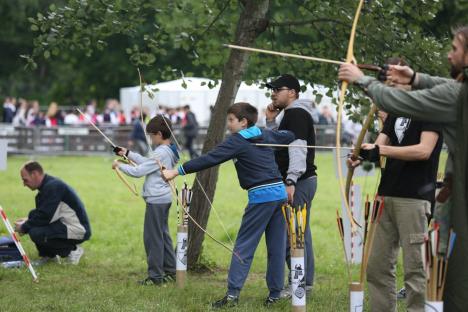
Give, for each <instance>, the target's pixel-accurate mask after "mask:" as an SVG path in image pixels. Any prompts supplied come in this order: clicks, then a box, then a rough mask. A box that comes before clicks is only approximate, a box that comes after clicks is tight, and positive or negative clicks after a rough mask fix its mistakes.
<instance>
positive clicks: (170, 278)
mask: <svg viewBox="0 0 468 312" xmlns="http://www.w3.org/2000/svg"><path fill="white" fill-rule="evenodd" d="M175 280H176V276H175V274H166V275H164V277H163V282H164V283H174V282H175Z"/></svg>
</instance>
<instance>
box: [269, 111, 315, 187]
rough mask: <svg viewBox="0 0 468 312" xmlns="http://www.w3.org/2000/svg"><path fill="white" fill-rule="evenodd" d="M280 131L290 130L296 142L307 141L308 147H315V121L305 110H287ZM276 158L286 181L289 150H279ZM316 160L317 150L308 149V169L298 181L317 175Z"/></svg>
mask: <svg viewBox="0 0 468 312" xmlns="http://www.w3.org/2000/svg"><path fill="white" fill-rule="evenodd" d="M278 130H289V131H291V132H293V133H294V135H295V136H296V140H297V139H299V140H305V141H307V145H315V129H314V120H313V119H312V116H311V115H310V114H309V112H307V111H306V110H305V109H303V108H300V107H295V108H290V109H287V110H285V111H284V116H283V119H282V120H281V122H280V124H279V127H278ZM275 157H276V163H277V164H278V168H279V170H280V172H281V175H282V176H283V179H286V176H287V171H288V167H289V154H288V148H281V149H278V150H277V151H276V153H275ZM314 159H315V149H313V148H308V149H307V159H306V164H307V169H306V171H305V172H304V173H303V174H302V175H301V176H300V177H299V179H298V180H302V179H306V178H308V177H311V176H315V175H317V174H316V172H315V170H316V169H317V167H316V166H315V165H314Z"/></svg>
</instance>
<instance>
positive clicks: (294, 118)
mask: <svg viewBox="0 0 468 312" xmlns="http://www.w3.org/2000/svg"><path fill="white" fill-rule="evenodd" d="M284 118H285V119H286V120H285V121H284V122H285V126H286V129H287V130H289V131H292V132H293V133H294V136H295V137H296V140H298V139H299V140H305V141H307V139H308V138H309V136H310V130H309V129H311V127H313V125H314V121H313V120H312V116H310V114H309V113H308V112H307V111H305V110H304V109H302V108H293V109H291V110H290V111H289V112H288V113H287V114H285V116H284Z"/></svg>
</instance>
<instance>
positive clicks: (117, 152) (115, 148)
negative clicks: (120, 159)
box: [112, 146, 128, 156]
mask: <svg viewBox="0 0 468 312" xmlns="http://www.w3.org/2000/svg"><path fill="white" fill-rule="evenodd" d="M112 150H113V151H114V154H115V155H117V156H120V154H119V153H120V152H121V151H123V150H124V148H123V147H120V146H115V147H114V148H113V149H112ZM125 156H128V150H127V151H126V152H125Z"/></svg>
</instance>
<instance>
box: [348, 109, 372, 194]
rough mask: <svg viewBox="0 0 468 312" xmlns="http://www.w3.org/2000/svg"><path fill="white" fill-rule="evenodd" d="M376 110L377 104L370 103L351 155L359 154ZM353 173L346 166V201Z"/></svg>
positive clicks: (351, 169) (352, 168) (352, 170)
mask: <svg viewBox="0 0 468 312" xmlns="http://www.w3.org/2000/svg"><path fill="white" fill-rule="evenodd" d="M376 112H377V106H376V105H375V104H374V103H372V105H371V107H370V110H369V113H368V114H367V117H366V120H365V121H364V124H363V126H362V130H361V132H360V133H359V136H358V138H357V140H356V145H355V148H354V149H353V152H352V155H353V157H358V156H359V152H360V150H361V145H362V142H363V141H364V137H365V136H366V133H367V130H369V127H370V125H371V122H372V121H373V120H374V115H375V113H376ZM353 174H354V167H351V168H348V174H347V176H346V187H345V195H346V201H347V202H349V189H350V188H351V181H352V180H353Z"/></svg>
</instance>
